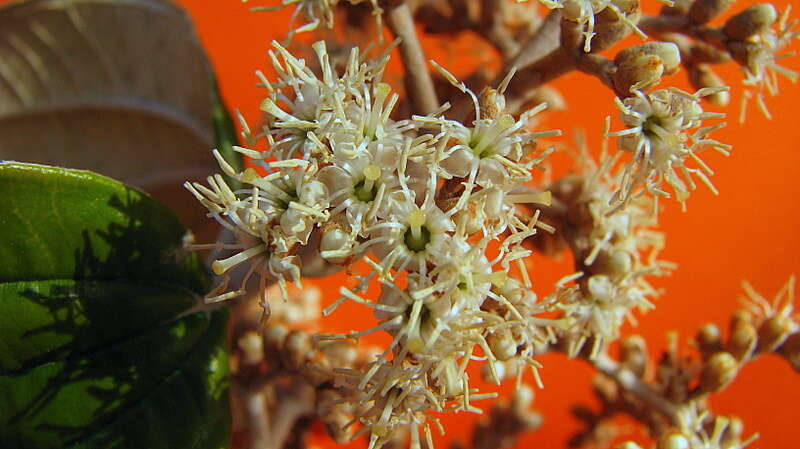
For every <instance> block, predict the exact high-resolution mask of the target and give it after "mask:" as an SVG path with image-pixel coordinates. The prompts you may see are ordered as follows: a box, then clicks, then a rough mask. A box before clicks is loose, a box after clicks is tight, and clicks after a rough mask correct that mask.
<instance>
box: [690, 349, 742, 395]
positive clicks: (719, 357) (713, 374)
mask: <svg viewBox="0 0 800 449" xmlns="http://www.w3.org/2000/svg"><path fill="white" fill-rule="evenodd" d="M738 370H739V364H738V363H737V361H736V359H735V358H734V357H733V355H731V354H730V353H728V352H724V351H722V352H718V353H716V354H714V355H713V356H711V358H710V359H708V361H707V362H706V364H705V366H704V367H703V372H702V373H701V374H700V385H698V389H699V390H700V391H702V392H704V393H713V392H717V391H720V390H722V389H723V388H725V387H727V386H728V384H729V383H730V382H731V381H732V380H733V378H734V377H736V373H737V371H738Z"/></svg>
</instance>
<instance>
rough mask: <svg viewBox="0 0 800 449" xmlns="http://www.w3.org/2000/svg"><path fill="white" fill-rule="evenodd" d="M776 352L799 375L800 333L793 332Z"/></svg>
mask: <svg viewBox="0 0 800 449" xmlns="http://www.w3.org/2000/svg"><path fill="white" fill-rule="evenodd" d="M778 352H780V354H781V355H782V356H784V357H786V360H787V361H788V362H789V363H790V364H791V365H792V367H793V368H794V370H795V371H797V372H798V373H800V332H795V333H793V334H792V335H789V336H788V337H787V338H786V341H784V342H783V344H782V345H781V347H780V348H779V350H778Z"/></svg>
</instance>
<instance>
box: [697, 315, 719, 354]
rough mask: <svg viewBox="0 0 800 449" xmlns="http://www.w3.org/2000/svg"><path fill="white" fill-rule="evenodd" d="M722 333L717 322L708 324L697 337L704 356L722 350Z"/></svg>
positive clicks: (698, 346)
mask: <svg viewBox="0 0 800 449" xmlns="http://www.w3.org/2000/svg"><path fill="white" fill-rule="evenodd" d="M721 337H722V334H721V333H720V330H719V327H717V325H716V324H712V323H709V324H706V325H705V326H703V327H702V328H700V331H699V332H698V333H697V336H696V337H695V341H696V342H697V348H698V349H699V350H700V353H701V354H703V358H709V357H711V355H712V354H714V353H716V352H719V351H720V350H722V341H721Z"/></svg>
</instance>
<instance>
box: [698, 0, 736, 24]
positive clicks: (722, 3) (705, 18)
mask: <svg viewBox="0 0 800 449" xmlns="http://www.w3.org/2000/svg"><path fill="white" fill-rule="evenodd" d="M734 3H736V0H695V2H694V3H692V6H691V7H690V8H689V17H691V18H692V20H694V21H695V22H697V23H708V22H710V21H711V20H713V19H714V18H715V17H717V16H719V15H720V14H722V13H723V12H725V10H727V9H728V8H730V7H731V5H733V4H734Z"/></svg>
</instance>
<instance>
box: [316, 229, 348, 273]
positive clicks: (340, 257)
mask: <svg viewBox="0 0 800 449" xmlns="http://www.w3.org/2000/svg"><path fill="white" fill-rule="evenodd" d="M351 243H352V239H351V238H350V234H349V233H347V232H345V231H344V229H342V228H340V227H338V226H330V227H327V229H324V230H323V231H322V238H320V241H319V251H320V256H321V257H322V258H323V259H324V260H325V261H326V262H329V263H333V264H341V263H344V262H346V261H347V260H348V258H349V257H350V256H352V248H351V246H352V245H351Z"/></svg>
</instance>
